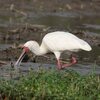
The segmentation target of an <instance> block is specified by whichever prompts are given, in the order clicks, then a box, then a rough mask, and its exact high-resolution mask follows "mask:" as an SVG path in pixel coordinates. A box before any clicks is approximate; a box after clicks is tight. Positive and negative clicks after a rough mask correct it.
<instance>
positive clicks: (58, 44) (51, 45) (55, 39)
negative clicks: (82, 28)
mask: <svg viewBox="0 0 100 100" xmlns="http://www.w3.org/2000/svg"><path fill="white" fill-rule="evenodd" d="M28 49H29V50H30V51H32V52H33V53H34V54H36V55H43V54H46V53H48V52H53V53H54V54H55V57H56V59H57V64H58V68H59V69H61V68H62V65H61V61H60V60H59V59H60V55H61V53H62V52H63V51H66V50H68V51H77V50H79V49H81V50H85V51H90V50H92V48H91V47H90V45H89V44H88V43H87V42H85V41H84V40H82V39H80V38H78V37H76V36H75V35H73V34H71V33H69V32H63V31H56V32H51V33H48V34H46V35H45V36H44V38H43V40H42V43H41V45H40V46H39V44H38V43H37V42H36V41H28V42H26V43H25V44H24V50H23V51H24V52H25V53H26V52H27V51H28ZM21 58H23V57H20V59H21ZM20 59H18V61H17V62H16V65H17V64H18V63H19V61H20ZM73 62H74V63H76V60H75V58H74V57H72V63H71V64H70V65H72V64H74V63H73Z"/></svg>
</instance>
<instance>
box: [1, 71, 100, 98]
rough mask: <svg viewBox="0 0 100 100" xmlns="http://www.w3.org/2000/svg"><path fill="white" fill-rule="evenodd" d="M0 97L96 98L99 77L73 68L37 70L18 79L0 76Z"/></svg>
mask: <svg viewBox="0 0 100 100" xmlns="http://www.w3.org/2000/svg"><path fill="white" fill-rule="evenodd" d="M0 98H2V99H5V98H6V99H7V100H51V99H52V100H99V99H100V77H99V76H97V75H95V74H94V73H93V72H92V73H91V74H88V75H84V76H82V75H80V74H78V73H77V72H75V71H73V70H62V71H59V70H56V69H49V70H45V69H39V70H38V71H34V70H32V71H30V72H29V73H28V74H27V75H25V76H20V78H19V79H18V80H12V79H11V80H4V79H0Z"/></svg>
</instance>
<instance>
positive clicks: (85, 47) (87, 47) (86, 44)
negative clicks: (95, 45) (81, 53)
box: [80, 39, 92, 51]
mask: <svg viewBox="0 0 100 100" xmlns="http://www.w3.org/2000/svg"><path fill="white" fill-rule="evenodd" d="M80 43H81V45H80V46H81V49H82V50H85V51H91V50H92V48H91V46H90V45H89V44H88V43H87V42H85V41H84V40H81V39H80Z"/></svg>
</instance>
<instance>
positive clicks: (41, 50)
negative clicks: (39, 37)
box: [31, 43, 48, 55]
mask: <svg viewBox="0 0 100 100" xmlns="http://www.w3.org/2000/svg"><path fill="white" fill-rule="evenodd" d="M31 51H32V52H33V53H34V54H36V55H43V54H46V53H47V52H48V50H47V49H46V47H45V46H44V44H43V43H42V44H41V45H40V46H39V44H38V45H37V46H36V48H34V47H33V48H32V50H31Z"/></svg>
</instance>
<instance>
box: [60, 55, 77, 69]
mask: <svg viewBox="0 0 100 100" xmlns="http://www.w3.org/2000/svg"><path fill="white" fill-rule="evenodd" d="M76 63H77V60H76V58H75V57H74V56H72V57H71V63H69V64H63V65H62V67H61V68H65V67H70V66H72V65H74V64H76Z"/></svg>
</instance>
